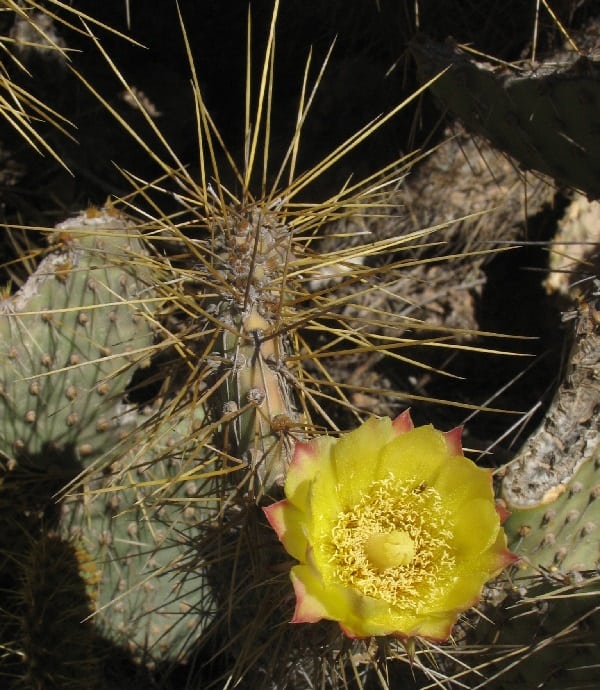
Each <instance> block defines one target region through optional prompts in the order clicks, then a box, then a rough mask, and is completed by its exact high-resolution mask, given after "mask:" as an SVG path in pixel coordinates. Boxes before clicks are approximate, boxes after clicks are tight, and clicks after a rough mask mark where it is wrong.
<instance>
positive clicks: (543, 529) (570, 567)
mask: <svg viewBox="0 0 600 690" xmlns="http://www.w3.org/2000/svg"><path fill="white" fill-rule="evenodd" d="M511 507H512V513H511V516H510V517H509V519H508V520H507V522H506V525H505V528H506V530H507V533H508V534H509V535H510V537H511V542H512V549H513V551H515V553H517V554H519V555H521V556H522V560H521V561H520V563H519V575H520V576H521V575H525V574H529V575H533V574H540V573H541V572H548V573H561V574H562V575H567V574H569V573H585V572H586V571H592V572H593V571H594V570H595V569H596V568H597V567H598V564H599V563H600V448H598V449H597V450H596V452H595V454H594V457H591V458H588V459H587V460H586V461H585V462H584V463H583V465H582V466H581V467H580V469H579V471H578V472H576V473H575V474H574V476H573V477H572V479H571V480H570V481H569V482H568V483H567V484H561V485H559V486H558V487H556V488H555V489H554V490H552V491H549V492H548V493H547V494H546V495H545V497H544V500H543V501H542V502H541V503H540V504H539V505H536V506H532V507H529V508H520V509H516V508H515V507H514V506H511Z"/></svg>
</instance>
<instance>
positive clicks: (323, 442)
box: [285, 436, 336, 510]
mask: <svg viewBox="0 0 600 690" xmlns="http://www.w3.org/2000/svg"><path fill="white" fill-rule="evenodd" d="M335 443H336V439H335V438H333V437H331V436H320V437H319V438H315V439H313V440H312V441H310V442H309V443H297V444H296V447H295V449H294V456H293V457H292V461H291V462H290V466H289V468H288V471H287V476H286V478H285V495H286V497H287V499H288V500H289V501H290V503H293V504H294V505H295V506H297V507H298V508H300V509H301V510H307V509H308V504H307V502H306V501H307V496H308V491H309V487H310V483H311V482H312V480H313V479H314V478H315V475H316V474H317V473H318V472H322V471H324V470H325V469H326V468H327V466H328V465H329V464H330V458H331V449H332V447H333V446H334V444H335ZM326 481H327V478H326Z"/></svg>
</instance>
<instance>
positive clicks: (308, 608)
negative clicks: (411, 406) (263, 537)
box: [264, 410, 516, 641]
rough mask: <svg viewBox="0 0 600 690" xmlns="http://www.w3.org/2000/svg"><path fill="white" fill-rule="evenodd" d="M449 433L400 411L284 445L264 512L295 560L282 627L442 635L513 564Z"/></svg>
mask: <svg viewBox="0 0 600 690" xmlns="http://www.w3.org/2000/svg"><path fill="white" fill-rule="evenodd" d="M461 431H462V430H461V429H460V428H457V429H454V430H453V431H450V432H447V433H442V432H441V431H437V430H436V429H434V428H433V426H431V425H428V426H421V427H417V428H415V427H414V426H413V423H412V420H411V418H410V413H409V411H408V410H407V411H406V412H404V413H402V414H401V415H400V416H399V417H397V418H396V419H395V420H394V421H392V420H391V419H390V418H389V417H385V418H383V419H374V418H373V419H369V420H368V421H367V422H365V423H364V424H362V425H361V426H360V427H358V428H357V429H355V430H354V431H351V432H349V433H347V434H345V435H343V436H341V437H340V438H339V439H336V438H333V437H330V436H323V437H319V438H315V439H314V440H312V441H310V442H309V443H298V444H297V445H296V449H295V452H294V457H293V459H292V462H291V464H290V467H289V470H288V473H287V477H286V481H285V495H286V498H285V499H284V500H282V501H279V502H278V503H274V504H273V505H270V506H268V507H267V508H265V509H264V511H265V514H266V516H267V519H268V520H269V523H270V524H271V526H272V527H273V529H274V530H275V531H276V532H277V535H278V537H279V539H280V540H281V542H282V543H283V545H284V546H285V548H286V550H287V551H288V553H289V554H290V555H291V556H293V557H294V558H295V559H296V560H298V561H299V563H298V565H295V566H293V567H292V569H291V579H292V583H293V586H294V590H295V593H296V610H295V613H294V617H293V619H292V622H294V623H314V622H316V621H319V620H321V619H324V618H325V619H329V620H334V621H338V622H339V624H340V626H341V628H342V630H343V632H344V633H345V634H346V635H347V636H348V637H357V638H361V637H370V636H373V635H394V636H396V637H400V638H403V639H408V638H411V637H416V636H419V637H422V638H426V639H430V640H436V641H443V640H446V639H447V638H448V637H449V636H450V633H451V630H452V627H453V625H454V624H455V622H456V619H457V617H458V615H459V614H460V613H461V612H462V611H465V610H466V609H468V608H470V607H471V606H473V605H474V604H475V603H476V602H477V600H478V598H479V596H480V594H481V590H482V587H483V585H484V584H485V582H486V581H487V580H489V579H490V578H492V577H494V576H495V575H497V574H498V573H499V572H500V571H501V570H502V569H503V568H505V567H506V566H507V565H509V564H510V563H512V562H514V561H515V560H516V556H514V555H513V554H512V553H511V552H510V551H509V550H508V548H507V545H506V537H505V534H504V530H503V529H502V527H501V514H500V513H499V511H497V510H496V504H495V501H494V493H493V488H492V477H491V471H490V470H487V469H482V468H480V467H477V466H476V465H475V464H474V463H473V462H472V461H471V460H468V459H467V458H465V457H464V456H463V451H462V445H461Z"/></svg>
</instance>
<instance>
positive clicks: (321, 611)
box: [290, 565, 352, 623]
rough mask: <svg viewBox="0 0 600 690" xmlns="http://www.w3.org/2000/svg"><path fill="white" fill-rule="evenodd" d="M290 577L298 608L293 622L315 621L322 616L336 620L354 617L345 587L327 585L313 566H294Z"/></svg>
mask: <svg viewBox="0 0 600 690" xmlns="http://www.w3.org/2000/svg"><path fill="white" fill-rule="evenodd" d="M290 577H291V580H292V584H293V586H294V592H295V593H296V610H295V611H294V617H293V618H292V623H314V622H316V621H318V620H321V619H322V618H328V619H329V620H335V621H340V620H347V619H348V618H352V611H351V609H350V606H349V602H348V597H347V595H346V593H345V591H344V589H343V588H342V587H338V586H332V587H327V586H326V585H325V583H324V582H323V580H322V579H321V578H320V577H319V575H318V573H317V571H315V569H314V568H312V567H311V566H309V565H296V566H294V567H293V568H292V570H291V572H290Z"/></svg>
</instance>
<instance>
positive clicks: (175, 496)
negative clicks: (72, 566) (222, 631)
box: [61, 406, 218, 665]
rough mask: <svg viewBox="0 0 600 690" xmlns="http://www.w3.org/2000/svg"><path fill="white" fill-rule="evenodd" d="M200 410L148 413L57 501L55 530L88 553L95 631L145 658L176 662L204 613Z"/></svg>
mask: <svg viewBox="0 0 600 690" xmlns="http://www.w3.org/2000/svg"><path fill="white" fill-rule="evenodd" d="M203 416H204V414H203V410H202V408H201V407H199V406H198V407H196V408H194V409H193V410H190V409H188V410H186V411H183V412H181V413H180V414H179V415H178V416H176V417H175V416H173V415H169V416H168V417H167V419H166V420H165V421H164V422H161V421H160V419H158V421H157V418H151V419H149V420H147V425H144V424H142V425H141V426H140V430H139V431H138V432H137V433H136V435H134V436H132V437H131V438H130V439H129V441H130V442H131V443H130V448H131V449H130V450H129V452H128V453H127V454H125V455H124V456H123V458H122V459H121V460H119V461H117V462H115V463H113V465H112V466H111V468H110V471H108V470H106V469H105V470H104V471H103V472H101V473H98V474H97V475H96V476H94V477H92V478H90V479H86V480H84V484H83V485H82V486H81V487H80V489H81V493H80V494H79V495H73V496H70V497H68V498H67V499H66V501H65V503H64V505H63V507H62V513H63V515H62V518H61V526H62V531H63V536H64V537H65V538H66V539H68V540H69V541H72V542H73V543H74V544H75V545H78V546H79V548H81V549H82V550H83V551H84V552H85V553H88V554H89V555H90V558H91V560H92V562H93V564H94V568H93V570H95V572H94V573H93V574H92V576H91V577H90V578H89V581H88V591H89V593H90V598H91V600H92V602H93V605H94V613H93V616H92V620H93V621H94V624H95V627H96V629H97V631H98V632H99V633H100V634H101V635H102V636H103V637H105V638H106V639H108V640H110V641H111V642H112V643H114V644H118V645H121V646H122V647H124V648H125V649H127V650H128V652H129V653H130V654H131V656H132V658H134V659H135V660H136V661H138V662H140V663H144V664H146V665H154V664H156V663H162V662H165V661H177V662H180V661H183V660H184V659H185V657H186V654H187V652H188V651H189V650H190V649H191V647H192V646H193V644H194V642H196V641H197V640H198V639H199V637H200V636H201V635H202V633H203V631H204V630H205V628H206V626H207V625H208V624H209V623H210V622H211V620H212V617H213V615H214V608H215V607H214V604H213V600H212V597H211V594H210V590H209V587H208V585H207V584H206V578H205V573H204V567H203V564H202V559H201V558H200V557H199V555H198V546H197V544H196V542H197V541H198V540H199V538H200V536H201V534H203V533H204V532H205V530H206V529H207V525H208V523H209V522H210V519H211V517H212V516H214V514H215V513H216V511H217V500H218V499H217V497H216V496H217V494H216V484H215V479H214V478H213V476H212V475H211V472H210V471H209V469H208V467H209V464H208V463H207V462H206V461H204V460H201V455H202V453H203V449H202V440H201V438H198V437H197V428H198V427H199V426H200V425H201V423H202V419H203Z"/></svg>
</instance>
